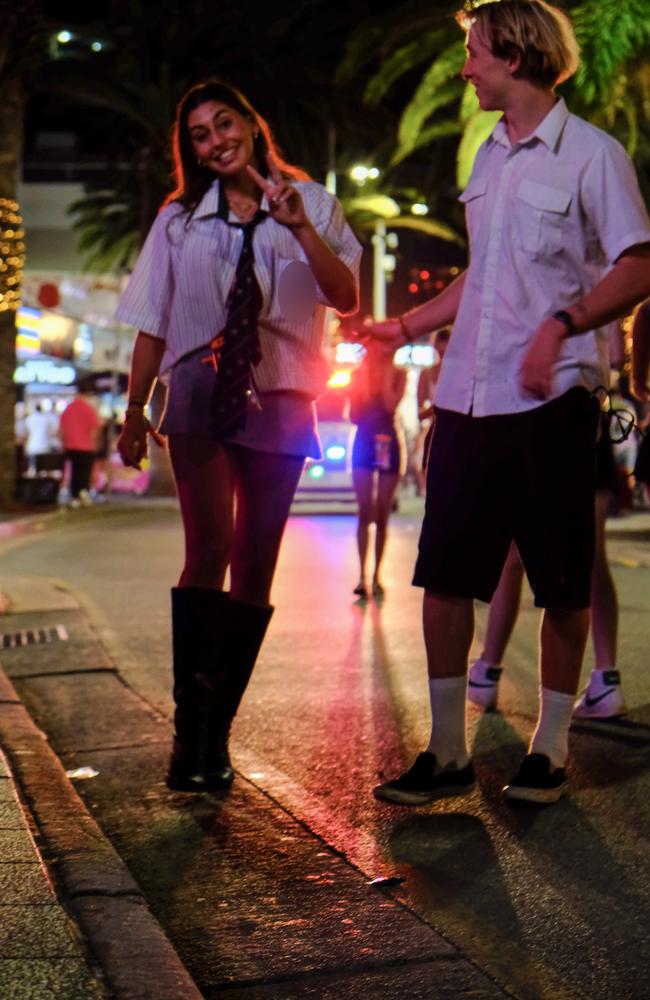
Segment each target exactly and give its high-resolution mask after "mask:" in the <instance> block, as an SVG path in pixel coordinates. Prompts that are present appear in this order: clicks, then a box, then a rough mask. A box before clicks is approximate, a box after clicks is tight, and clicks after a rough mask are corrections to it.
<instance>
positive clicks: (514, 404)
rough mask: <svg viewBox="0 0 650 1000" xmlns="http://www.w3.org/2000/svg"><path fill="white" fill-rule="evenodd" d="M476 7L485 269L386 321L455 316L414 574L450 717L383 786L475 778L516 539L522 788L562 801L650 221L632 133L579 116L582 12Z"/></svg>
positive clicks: (435, 786) (404, 799) (432, 676)
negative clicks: (488, 668)
mask: <svg viewBox="0 0 650 1000" xmlns="http://www.w3.org/2000/svg"><path fill="white" fill-rule="evenodd" d="M459 21H460V23H461V25H462V26H463V27H464V29H465V30H466V32H467V61H466V63H465V66H464V69H463V77H464V78H465V79H466V80H468V81H470V82H471V83H472V84H473V86H474V87H475V89H476V93H477V95H478V99H479V103H480V106H481V108H483V109H484V110H486V111H487V110H490V111H491V110H501V111H503V117H502V119H501V120H500V121H499V123H498V124H497V125H496V127H495V129H494V131H493V132H492V135H491V136H490V137H489V138H488V139H487V141H486V142H485V143H484V144H483V146H482V147H481V149H480V150H479V153H478V156H477V159H476V163H475V166H474V170H473V173H472V176H471V178H470V181H469V184H468V186H467V189H466V190H465V192H464V193H463V195H462V198H461V200H462V201H463V202H464V203H465V205H466V213H467V226H468V230H469V237H470V247H471V255H470V264H469V267H468V269H467V271H466V272H465V273H464V274H462V275H461V276H460V277H459V278H457V279H456V281H455V282H454V283H453V284H451V285H450V286H448V287H447V288H446V289H445V291H444V292H442V294H441V295H439V296H438V297H437V298H435V299H432V300H431V301H430V302H427V303H424V304H423V305H422V306H420V307H418V308H417V309H414V310H413V311H412V312H409V313H408V314H407V315H406V316H402V317H400V318H399V319H396V320H388V321H386V322H385V323H382V324H376V325H374V327H372V328H371V330H370V332H371V335H373V336H376V337H379V338H380V339H382V340H385V341H390V342H391V343H394V344H395V346H397V345H398V344H399V343H401V342H402V341H409V340H412V339H415V338H416V337H418V336H420V335H421V334H422V333H424V332H426V331H427V330H431V329H435V328H437V327H440V326H444V325H446V324H449V323H452V322H453V323H454V327H453V332H452V336H451V340H450V343H449V347H448V349H447V353H446V356H445V364H444V365H443V369H442V372H441V376H440V381H439V384H438V390H437V395H436V413H437V418H436V430H435V433H434V436H433V440H432V444H431V451H430V455H429V465H428V478H427V487H428V488H427V502H426V509H425V516H424V522H423V525H422V533H421V536H420V546H419V556H418V560H417V564H416V569H415V576H414V583H415V584H416V585H417V586H421V587H423V588H424V590H425V594H424V613H423V624H424V639H425V645H426V650H427V660H428V669H429V691H430V700H431V710H432V717H433V724H432V730H431V738H430V740H429V744H428V747H427V749H426V750H425V751H424V753H421V754H419V756H418V757H417V759H416V761H415V763H414V764H413V766H412V767H411V768H410V769H409V770H408V771H407V772H406V773H405V774H403V775H401V776H400V777H398V778H396V779H395V780H393V781H388V782H386V783H384V784H382V785H379V786H378V787H377V788H376V789H375V796H376V797H377V798H379V799H383V800H384V801H388V802H395V803H400V804H403V805H416V804H418V803H423V802H428V801H431V800H432V799H433V798H435V797H437V796H438V795H440V794H445V793H447V794H448V793H449V792H453V791H454V790H456V791H462V790H463V789H464V788H467V787H468V786H470V785H471V784H472V782H473V780H474V773H473V768H472V764H471V761H470V758H469V754H468V751H467V744H466V737H465V710H466V685H467V680H466V672H467V660H468V655H469V649H470V645H471V642H472V637H473V632H474V610H473V600H474V598H479V599H481V600H483V601H488V602H489V601H490V600H491V598H492V594H493V593H494V590H495V588H496V585H497V583H498V580H499V576H500V574H501V570H502V567H503V564H504V561H505V558H506V555H507V553H508V550H509V547H510V544H511V542H512V541H513V540H514V541H515V542H516V544H517V547H518V549H519V552H520V554H521V558H522V561H523V563H524V565H525V567H526V570H527V573H528V576H529V579H530V580H531V581H532V585H533V591H534V594H535V603H536V604H537V605H538V606H540V607H543V608H544V609H545V610H544V618H543V624H542V632H541V681H542V691H541V703H540V712H539V718H538V722H537V727H536V729H535V732H534V734H533V737H532V740H531V743H530V747H529V753H528V755H527V756H526V757H525V759H524V761H523V763H522V765H521V767H520V769H519V771H518V773H517V774H516V775H515V776H514V778H513V779H512V780H511V781H510V782H509V784H508V785H506V786H505V789H504V791H505V795H506V797H507V798H509V799H519V800H525V801H533V802H547V803H548V802H556V801H557V800H558V799H559V798H560V796H561V795H562V794H563V793H564V792H565V790H566V776H565V770H564V768H565V762H566V757H567V734H568V727H569V723H570V719H571V712H572V709H573V704H574V699H575V695H576V692H577V688H578V681H579V676H580V668H581V665H582V658H583V653H584V648H585V642H586V637H587V632H588V628H589V591H590V578H591V567H592V560H593V548H594V486H595V484H594V450H595V440H596V426H597V421H598V403H597V401H596V400H595V398H594V397H592V395H591V392H592V391H593V390H594V389H595V388H596V387H597V386H598V385H601V384H603V382H605V383H606V368H607V335H606V334H605V333H604V332H603V331H602V330H600V329H599V328H600V327H602V326H604V325H605V324H606V323H609V322H610V321H611V320H612V319H614V318H616V317H617V316H620V315H622V314H623V313H625V312H626V311H628V310H629V309H630V308H631V307H632V306H633V305H634V304H635V303H637V302H639V301H640V300H641V299H643V298H645V297H647V296H648V294H649V293H650V246H649V244H650V220H649V219H648V216H647V213H646V210H645V206H644V204H643V201H642V199H641V195H640V193H639V189H638V184H637V181H636V176H635V173H634V169H633V167H632V165H631V163H630V160H629V159H628V157H627V155H626V153H625V152H624V150H623V149H622V147H621V146H620V145H619V144H618V143H617V142H616V141H615V140H613V139H611V138H610V137H609V136H607V135H606V134H605V133H603V132H601V131H600V130H599V129H597V128H594V127H593V126H592V125H590V124H588V123H587V122H584V121H582V120H581V119H579V118H577V117H575V116H574V115H571V114H569V112H568V111H567V108H566V105H565V104H564V101H562V100H558V99H557V97H556V95H555V93H554V87H555V86H556V84H558V83H560V82H562V81H563V80H565V79H567V77H569V76H571V74H572V73H574V72H575V70H576V68H577V65H578V49H577V44H576V41H575V38H574V36H573V32H572V29H571V26H570V23H569V21H568V19H567V18H566V16H565V15H564V14H562V13H561V12H560V11H559V10H557V9H556V8H553V7H551V6H550V5H548V4H547V3H544V2H542V0H502V2H500V3H483V4H481V5H480V6H476V7H475V8H474V9H473V10H472V11H471V12H470V13H467V12H466V11H464V12H463V13H462V14H460V15H459Z"/></svg>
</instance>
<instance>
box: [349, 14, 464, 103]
mask: <svg viewBox="0 0 650 1000" xmlns="http://www.w3.org/2000/svg"><path fill="white" fill-rule="evenodd" d="M446 35H447V32H446V30H445V29H444V28H438V29H435V30H433V31H426V32H424V33H423V34H422V35H421V36H420V37H419V38H414V39H413V40H412V41H409V42H407V44H406V45H402V46H400V47H399V48H398V49H396V51H395V52H393V53H392V55H390V56H388V58H387V59H386V60H385V61H384V62H383V63H382V66H381V68H380V70H379V72H377V73H375V75H374V76H373V77H371V79H370V81H369V83H368V86H367V87H366V90H365V93H364V95H363V100H364V102H365V103H366V104H369V105H370V106H371V107H372V106H374V105H376V104H378V103H379V101H380V100H381V99H382V97H384V96H385V95H386V94H387V93H388V91H389V90H390V88H391V87H392V86H393V84H394V83H395V81H396V80H399V78H400V77H401V76H403V75H404V74H405V73H410V72H412V71H413V70H414V69H415V68H416V67H417V66H419V65H421V64H422V63H424V62H429V61H430V60H431V59H432V58H433V57H434V56H435V55H436V54H437V53H438V52H439V51H440V47H441V44H442V43H443V42H444V40H445V37H446Z"/></svg>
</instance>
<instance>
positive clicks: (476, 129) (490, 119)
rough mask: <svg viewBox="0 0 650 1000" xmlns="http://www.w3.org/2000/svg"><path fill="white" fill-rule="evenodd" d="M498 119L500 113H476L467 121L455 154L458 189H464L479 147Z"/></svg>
mask: <svg viewBox="0 0 650 1000" xmlns="http://www.w3.org/2000/svg"><path fill="white" fill-rule="evenodd" d="M500 117H501V112H500V111H477V112H475V114H473V115H472V116H471V117H470V118H469V119H468V120H467V123H466V125H465V131H464V132H463V137H462V139H461V140H460V143H459V146H458V152H457V154H456V183H457V184H458V187H459V188H464V187H466V185H467V182H468V180H469V178H470V174H471V172H472V167H473V166H474V160H475V159H476V154H477V153H478V151H479V147H480V146H481V145H482V144H483V143H484V142H485V140H486V139H487V137H488V136H489V134H490V132H491V131H492V129H493V128H494V126H495V125H496V123H497V122H498V120H499V118H500Z"/></svg>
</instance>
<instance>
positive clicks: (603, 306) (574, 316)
mask: <svg viewBox="0 0 650 1000" xmlns="http://www.w3.org/2000/svg"><path fill="white" fill-rule="evenodd" d="M648 296H650V244H648V243H643V244H639V245H638V246H634V247H630V249H629V250H626V251H625V252H624V253H623V254H621V256H620V257H619V258H618V260H617V261H616V263H615V264H614V267H613V268H612V269H611V271H609V272H608V273H607V274H606V275H605V277H604V278H602V280H601V281H599V282H598V284H597V285H595V286H594V288H592V290H591V291H590V292H588V293H587V294H586V295H585V296H584V298H582V299H581V300H580V301H579V302H575V303H573V304H572V305H571V306H568V307H567V308H566V309H565V310H564V311H565V312H566V313H568V315H569V317H570V319H571V322H572V325H573V332H572V334H571V335H572V336H573V335H575V334H579V333H585V332H586V331H587V330H593V329H595V328H596V327H599V326H604V325H605V324H607V323H610V322H611V321H612V320H614V319H618V318H619V317H620V316H624V315H625V314H626V313H627V312H629V311H630V309H632V308H633V307H634V306H635V305H636V304H637V303H638V302H641V301H643V299H646V298H648ZM567 334H568V331H567V327H566V325H565V324H564V323H562V322H561V321H560V320H557V319H554V318H553V317H549V318H548V319H546V320H544V322H543V323H542V324H541V325H540V326H539V328H538V329H537V332H536V333H535V335H534V337H533V340H532V342H531V345H530V347H529V348H528V351H527V352H526V354H525V355H524V360H523V363H522V366H521V372H520V380H521V385H522V387H523V389H524V391H525V392H528V393H530V395H531V396H535V397H536V398H538V399H546V398H547V397H548V396H549V395H550V393H551V383H552V379H553V368H554V366H555V363H556V361H557V359H558V355H559V353H560V349H561V347H562V341H563V340H564V339H565V338H566V336H567Z"/></svg>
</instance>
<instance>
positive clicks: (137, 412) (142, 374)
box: [117, 330, 165, 469]
mask: <svg viewBox="0 0 650 1000" xmlns="http://www.w3.org/2000/svg"><path fill="white" fill-rule="evenodd" d="M164 353H165V341H164V340H162V339H161V338H160V337H152V336H151V334H149V333H145V332H144V331H143V330H140V332H139V333H138V335H137V337H136V339H135V344H134V347H133V355H132V357H131V374H130V375H129V402H128V405H127V408H126V415H125V418H124V426H123V428H122V433H121V434H120V436H119V438H118V441H117V448H118V451H119V453H120V456H121V458H122V461H123V462H124V464H125V465H131V466H133V468H135V469H139V468H140V463H141V462H142V459H143V458H146V457H147V435H148V434H153V435H154V437H155V439H156V441H157V443H158V444H160V443H161V442H160V440H159V439H158V436H157V435H156V434H155V432H153V428H152V427H151V424H150V423H149V421H148V420H147V419H146V417H145V415H144V408H145V406H146V405H147V403H148V402H149V397H150V396H151V392H152V390H153V386H154V382H155V381H156V378H157V377H158V372H159V371H160V362H161V361H162V357H163V354H164Z"/></svg>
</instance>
